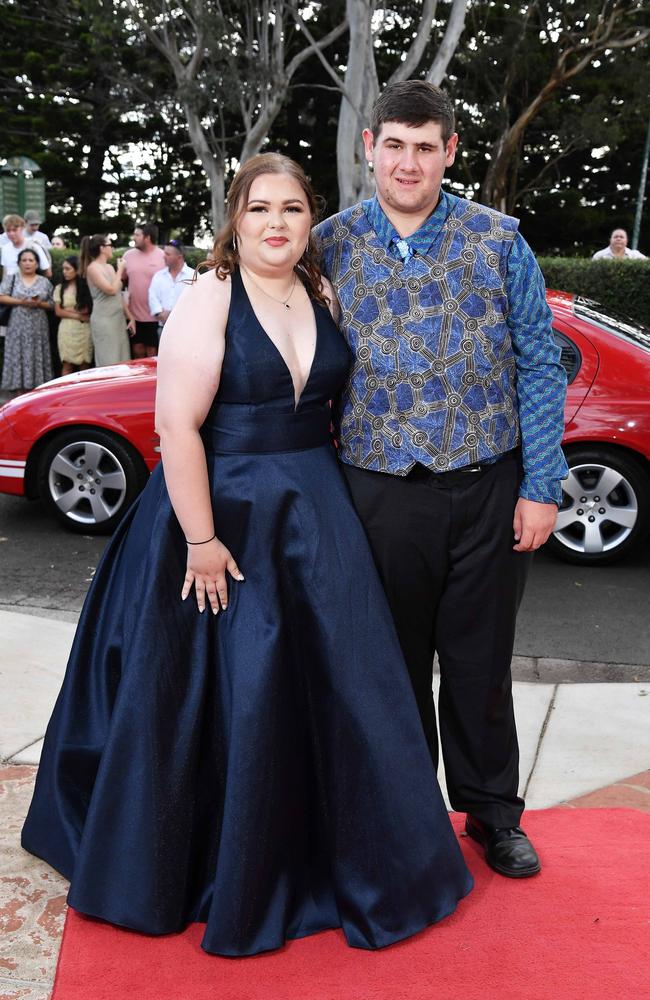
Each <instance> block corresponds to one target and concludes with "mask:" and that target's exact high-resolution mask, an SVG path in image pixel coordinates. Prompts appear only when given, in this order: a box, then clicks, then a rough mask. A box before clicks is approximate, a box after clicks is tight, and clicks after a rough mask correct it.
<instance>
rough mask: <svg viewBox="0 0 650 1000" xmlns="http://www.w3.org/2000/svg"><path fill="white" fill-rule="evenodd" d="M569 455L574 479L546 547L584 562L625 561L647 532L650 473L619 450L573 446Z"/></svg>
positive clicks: (567, 487) (569, 482)
mask: <svg viewBox="0 0 650 1000" xmlns="http://www.w3.org/2000/svg"><path fill="white" fill-rule="evenodd" d="M566 458H567V463H568V465H569V477H568V479H566V480H565V481H564V482H563V484H562V489H563V497H562V505H561V506H560V509H559V511H558V517H557V522H556V527H555V531H554V532H553V534H552V535H551V537H550V538H549V540H548V542H547V543H546V547H547V549H548V550H549V551H551V552H552V553H553V554H554V555H556V556H559V558H560V559H564V560H565V561H566V562H570V563H574V564H579V565H583V566H595V565H604V564H606V563H612V562H616V561H617V560H618V559H622V558H623V557H624V556H625V555H626V554H627V553H629V552H630V551H631V550H632V549H634V548H635V546H636V545H638V543H639V542H640V541H641V540H642V539H643V538H644V537H645V535H646V534H647V531H648V525H649V523H650V477H649V476H648V474H647V472H646V471H645V469H644V468H643V466H642V465H641V463H640V462H638V461H636V460H635V459H634V458H633V457H631V456H629V455H627V454H626V453H625V452H623V451H619V450H617V449H616V448H607V447H591V448H590V447H584V448H579V447H578V448H571V449H567V452H566Z"/></svg>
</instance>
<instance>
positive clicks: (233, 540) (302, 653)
mask: <svg viewBox="0 0 650 1000" xmlns="http://www.w3.org/2000/svg"><path fill="white" fill-rule="evenodd" d="M314 311H315V315H316V326H317V338H316V349H315V355H314V360H313V365H312V369H311V374H310V376H309V379H308V382H307V384H306V386H305V389H304V392H303V394H302V397H301V398H300V400H299V404H298V406H295V402H294V387H293V383H292V379H291V375H290V373H289V370H288V368H287V366H286V364H285V363H284V361H283V359H282V356H281V355H280V353H279V352H278V350H277V348H276V347H275V345H274V344H273V342H272V341H271V340H270V338H269V337H268V335H267V334H266V333H265V331H264V329H263V328H262V327H261V325H260V323H259V321H258V320H257V318H256V316H255V313H254V311H253V309H252V306H251V304H250V302H249V300H248V296H247V294H246V291H245V288H244V285H243V283H242V280H241V277H240V276H239V273H237V272H236V273H235V274H234V275H233V281H232V299H231V306H230V314H229V319H228V325H227V330H226V352H225V357H224V361H223V370H222V375H221V382H220V385H219V390H218V392H217V394H216V397H215V400H214V403H213V404H212V407H211V409H210V411H209V413H208V416H207V419H206V421H205V424H204V426H203V428H202V431H201V434H202V438H203V441H204V443H205V450H206V456H207V464H208V472H209V478H210V483H211V490H212V501H213V505H214V517H215V525H216V530H217V533H218V535H219V537H220V539H221V540H222V541H223V542H224V544H225V545H226V546H227V547H228V548H229V549H230V551H231V552H232V553H233V555H234V557H235V559H236V560H237V563H238V565H239V567H240V569H241V570H242V572H243V574H244V576H245V582H235V581H233V580H230V581H229V588H230V604H229V607H228V610H227V611H226V612H223V613H219V614H218V615H217V616H215V615H214V614H213V613H212V611H211V610H210V609H209V607H208V609H207V610H206V611H205V612H204V613H203V614H199V612H198V610H197V606H196V600H195V597H194V592H192V594H191V595H190V597H189V598H188V599H187V600H186V601H185V602H183V601H181V598H180V591H181V586H182V582H183V577H184V574H185V567H186V552H187V550H186V546H185V541H184V537H183V532H182V530H181V528H180V525H179V523H178V521H177V519H176V516H175V514H174V511H173V509H172V506H171V503H170V500H169V495H168V493H167V489H166V487H165V480H164V476H163V470H162V467H161V466H160V465H159V466H158V467H157V468H156V470H155V471H154V472H153V474H152V476H151V478H150V480H149V483H148V484H147V486H146V488H145V490H144V491H143V493H142V494H141V496H140V497H139V498H138V500H137V501H136V503H135V504H134V505H133V507H132V508H131V510H130V512H129V513H128V514H127V515H126V517H125V518H124V520H123V521H122V523H121V525H120V526H119V528H118V529H117V531H116V533H115V535H114V536H113V538H112V539H111V541H110V543H109V545H108V546H107V548H106V551H105V553H104V555H103V557H102V560H101V563H100V565H99V566H98V568H97V572H96V574H95V578H94V580H93V583H92V586H91V587H90V591H89V593H88V596H87V599H86V602H85V605H84V608H83V612H82V614H81V618H80V621H79V627H78V629H77V633H76V637H75V641H74V645H73V648H72V652H71V655H70V660H69V663H68V667H67V672H66V675H65V680H64V683H63V687H62V690H61V693H60V695H59V698H58V701H57V703H56V706H55V709H54V713H53V715H52V719H51V721H50V724H49V727H48V730H47V734H46V737H45V745H44V748H43V754H42V759H41V765H40V768H39V772H38V776H37V780H36V788H35V792H34V798H33V801H32V804H31V807H30V810H29V814H28V816H27V820H26V822H25V826H24V829H23V841H22V842H23V846H24V847H25V848H26V849H27V850H28V851H30V852H31V853H32V854H35V855H37V856H38V857H40V858H43V859H44V860H45V861H47V862H49V864H51V865H53V866H54V868H57V869H58V870H59V871H60V872H61V873H62V874H63V875H65V876H66V878H68V879H70V881H71V886H70V893H69V897H68V901H69V903H70V904H71V906H73V907H74V908H75V909H77V910H79V911H80V912H82V913H85V914H89V915H91V916H94V917H99V918H102V919H103V920H107V921H110V922H111V923H114V924H118V925H121V926H124V927H129V928H132V929H134V930H138V931H142V932H144V933H146V934H166V933H170V932H177V931H181V930H182V929H183V928H184V927H186V925H187V924H188V923H190V922H193V921H202V922H205V924H206V928H205V935H204V937H203V947H204V949H205V950H206V951H208V952H213V953H215V954H220V955H233V956H241V955H251V954H255V953H257V952H262V951H266V950H268V949H272V948H278V947H280V946H281V945H282V944H283V943H284V942H285V940H287V939H289V938H299V937H303V936H305V935H307V934H313V933H315V932H317V931H321V930H324V929H326V928H333V927H341V928H342V929H343V931H344V933H345V937H346V939H347V942H348V943H349V944H350V945H352V946H354V947H358V948H380V947H383V946H384V945H388V944H391V943H392V942H394V941H398V940H400V939H402V938H405V937H407V936H409V935H411V934H414V933H416V932H417V931H419V930H421V929H422V928H424V927H425V926H427V925H428V924H431V923H434V922H435V921H437V920H440V919H441V918H442V917H444V916H446V915H447V914H449V913H451V912H452V911H453V910H454V909H455V907H456V905H457V903H458V901H459V899H461V898H462V897H463V896H464V895H465V894H466V893H468V892H469V891H470V889H471V886H472V879H471V876H470V874H469V872H468V871H467V869H466V867H465V864H464V862H463V859H462V855H461V852H460V849H459V846H458V843H457V841H456V838H455V836H454V833H453V831H452V827H451V824H450V822H449V818H448V816H447V813H446V810H445V806H444V802H443V799H442V796H441V793H440V789H439V787H438V784H437V780H436V776H435V773H434V769H433V765H432V763H431V758H430V756H429V752H428V750H427V746H426V742H425V738H424V734H423V731H422V726H421V723H420V718H419V715H418V711H417V708H416V704H415V698H414V695H413V692H412V689H411V686H410V681H409V678H408V674H407V671H406V666H405V664H404V661H403V658H402V655H401V652H400V648H399V645H398V640H397V637H396V633H395V631H394V628H393V624H392V621H391V617H390V613H389V610H388V605H387V602H386V599H385V597H384V593H383V590H382V587H381V583H380V581H379V578H378V575H377V572H376V570H375V567H374V564H373V562H372V556H371V554H370V550H369V547H368V544H367V542H366V538H365V535H364V532H363V528H362V527H361V524H360V522H359V521H358V519H357V516H356V514H355V511H354V509H353V507H352V504H351V501H350V499H349V496H348V493H347V488H346V485H345V483H344V480H343V477H342V475H341V473H340V471H339V468H338V465H337V458H336V452H335V449H334V447H333V445H332V442H331V439H330V433H329V420H330V418H329V414H330V411H329V406H328V400H329V399H331V398H332V396H333V395H334V394H335V392H336V391H337V389H338V388H339V387H340V385H341V384H342V382H343V381H344V380H345V378H346V375H347V371H348V368H349V364H350V356H349V352H348V348H347V346H346V344H345V341H344V339H343V337H342V336H341V335H340V333H339V332H338V330H337V328H336V325H335V324H334V322H333V320H332V319H331V317H330V315H329V312H328V311H327V310H326V309H325V308H323V307H322V306H320V305H318V304H317V303H314Z"/></svg>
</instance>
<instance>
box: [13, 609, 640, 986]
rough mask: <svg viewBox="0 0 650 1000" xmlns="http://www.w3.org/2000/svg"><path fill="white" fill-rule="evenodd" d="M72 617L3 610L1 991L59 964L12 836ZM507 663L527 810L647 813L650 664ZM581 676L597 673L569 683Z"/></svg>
mask: <svg viewBox="0 0 650 1000" xmlns="http://www.w3.org/2000/svg"><path fill="white" fill-rule="evenodd" d="M71 617H73V616H71V615H67V614H64V615H58V614H57V615H55V616H52V617H44V616H42V615H35V614H22V613H20V614H19V613H16V612H13V611H5V610H1V609H0V635H1V636H2V646H1V647H0V809H1V813H2V815H1V816H0V930H2V931H3V934H2V942H1V943H0V1000H47V998H48V996H49V992H50V989H51V984H52V981H53V977H54V970H55V967H56V958H57V955H58V947H59V942H60V935H61V933H62V929H63V921H64V915H65V894H66V890H67V885H66V883H65V881H64V880H63V879H62V878H61V877H60V876H58V875H57V874H56V873H54V872H52V870H51V869H50V868H49V867H48V866H47V865H45V864H43V863H42V862H40V861H38V860H37V859H35V858H32V857H30V856H29V855H27V854H25V852H23V851H22V850H21V849H20V846H19V834H20V828H21V826H22V820H23V818H24V815H25V812H26V809H27V806H28V804H29V800H30V797H31V789H32V785H33V780H34V775H35V771H36V768H35V765H36V764H37V763H38V760H39V757H40V752H41V747H42V742H43V735H44V732H45V727H46V725H47V721H48V719H49V716H50V713H51V711H52V707H53V705H54V701H55V698H56V695H57V693H58V690H59V687H60V684H61V680H62V677H63V673H64V670H65V664H66V660H67V656H68V652H69V649H70V645H71V643H72V638H73V635H74V629H75V624H74V621H70V620H69V619H70V618H71ZM64 618H65V619H68V620H62V619H64ZM514 667H515V671H514V673H515V677H526V678H530V679H526V680H516V681H515V684H514V697H515V711H516V715H517V724H518V729H519V737H520V748H521V766H520V774H521V784H520V790H521V793H522V794H523V795H525V797H526V800H527V804H528V808H530V809H540V808H545V807H548V806H556V805H563V806H571V807H580V806H599V805H603V806H631V807H633V808H640V809H644V810H645V811H650V772H648V771H647V770H646V769H647V768H648V766H649V765H650V681H645V678H648V677H649V676H650V675H649V673H648V668H641V669H639V670H638V671H637V672H635V674H634V676H635V677H636V678H637V679H635V680H629V678H630V667H629V665H625V664H620V665H617V664H611V663H607V664H584V663H583V664H581V665H580V666H578V665H577V664H574V663H572V661H566V660H552V659H550V658H549V659H547V660H544V659H530V660H529V659H528V658H519V660H518V661H517V662H515V664H514ZM577 676H580V677H585V676H586V677H592V678H593V677H597V678H599V681H598V682H596V683H593V682H585V683H571V682H570V680H569V679H571V680H573V679H574V678H576V677H577ZM601 678H602V679H601ZM623 678H625V680H623ZM612 680H616V681H618V683H612ZM608 681H609V682H608ZM630 776H632V777H630ZM441 779H442V775H441ZM442 784H443V791H444V790H445V789H444V780H443V781H442Z"/></svg>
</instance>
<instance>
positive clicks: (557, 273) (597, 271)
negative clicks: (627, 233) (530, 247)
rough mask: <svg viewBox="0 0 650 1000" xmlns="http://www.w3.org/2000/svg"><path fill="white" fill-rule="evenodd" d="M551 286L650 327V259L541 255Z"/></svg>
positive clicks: (542, 264)
mask: <svg viewBox="0 0 650 1000" xmlns="http://www.w3.org/2000/svg"><path fill="white" fill-rule="evenodd" d="M538 264H539V266H540V267H541V269H542V273H543V275H544V278H545V280H546V286H547V288H555V289H557V290H558V291H562V292H573V293H574V294H575V295H584V296H585V297H586V298H589V299H595V300H596V301H597V302H600V303H601V305H603V306H605V308H607V307H608V306H609V307H610V308H611V309H616V310H618V311H619V312H623V313H627V315H628V316H632V317H633V318H634V319H636V320H638V321H639V322H641V323H645V324H646V325H648V326H650V260H582V259H581V258H577V257H539V258H538Z"/></svg>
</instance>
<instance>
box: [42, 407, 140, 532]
mask: <svg viewBox="0 0 650 1000" xmlns="http://www.w3.org/2000/svg"><path fill="white" fill-rule="evenodd" d="M147 478H148V472H147V469H146V466H145V464H144V462H143V460H142V458H141V457H140V456H139V455H138V454H137V452H135V451H134V449H133V448H131V446H130V445H129V444H127V442H126V441H124V440H123V439H122V438H119V437H117V436H116V435H114V434H110V433H108V432H106V431H102V430H98V429H96V428H90V427H89V428H83V427H82V428H75V429H74V430H69V431H62V432H61V433H59V434H57V435H56V436H55V437H54V438H52V440H51V441H49V442H48V444H47V445H46V447H45V448H44V450H43V453H42V455H41V456H40V461H39V466H38V492H39V496H40V497H41V499H42V501H43V503H44V505H45V506H46V508H47V509H48V510H50V511H51V512H52V513H53V514H54V516H55V517H56V518H57V519H58V520H59V521H60V522H62V523H63V524H64V525H66V527H67V528H69V529H70V530H71V531H74V532H78V533H79V534H83V535H106V534H110V533H111V532H112V531H113V530H114V528H115V527H116V526H117V524H118V523H119V522H120V520H121V519H122V517H123V516H124V514H125V513H126V511H127V510H128V508H129V507H130V506H131V504H132V502H133V501H134V500H135V498H136V497H137V495H138V494H139V493H140V491H141V490H142V488H143V486H144V484H145V483H146V481H147Z"/></svg>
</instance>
